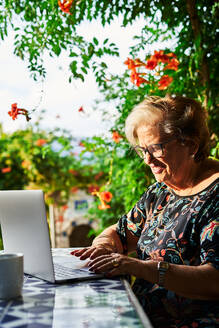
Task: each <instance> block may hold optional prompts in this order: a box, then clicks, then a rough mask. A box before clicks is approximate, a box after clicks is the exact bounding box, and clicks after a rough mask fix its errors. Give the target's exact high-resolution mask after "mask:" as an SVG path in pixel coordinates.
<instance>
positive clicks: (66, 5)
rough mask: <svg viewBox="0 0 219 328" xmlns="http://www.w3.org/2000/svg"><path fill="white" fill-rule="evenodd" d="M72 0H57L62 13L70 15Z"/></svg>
mask: <svg viewBox="0 0 219 328" xmlns="http://www.w3.org/2000/svg"><path fill="white" fill-rule="evenodd" d="M73 1H74V0H62V1H61V0H58V5H59V7H60V9H61V10H62V11H63V12H64V13H66V14H70V15H71V12H70V8H71V6H72V3H73Z"/></svg>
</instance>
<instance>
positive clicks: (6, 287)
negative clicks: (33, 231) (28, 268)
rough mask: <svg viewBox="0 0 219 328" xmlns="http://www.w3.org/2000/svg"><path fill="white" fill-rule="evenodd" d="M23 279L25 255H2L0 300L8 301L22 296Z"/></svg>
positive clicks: (0, 264)
mask: <svg viewBox="0 0 219 328" xmlns="http://www.w3.org/2000/svg"><path fill="white" fill-rule="evenodd" d="M23 279H24V256H23V254H21V253H13V254H12V253H3V254H0V299H5V300H8V299H13V298H16V297H19V296H21V294H22V287H23Z"/></svg>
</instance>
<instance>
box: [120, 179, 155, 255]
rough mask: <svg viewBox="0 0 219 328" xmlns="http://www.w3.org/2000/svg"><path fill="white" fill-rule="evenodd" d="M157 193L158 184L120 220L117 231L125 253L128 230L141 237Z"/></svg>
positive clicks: (149, 189) (150, 188)
mask: <svg viewBox="0 0 219 328" xmlns="http://www.w3.org/2000/svg"><path fill="white" fill-rule="evenodd" d="M158 189H159V188H158ZM156 192H157V184H156V185H155V184H154V185H152V186H150V187H149V188H148V190H147V191H146V192H145V193H144V194H143V195H142V197H141V198H140V200H139V201H138V202H137V203H136V204H135V206H134V207H133V208H132V209H131V211H130V212H129V213H128V214H125V215H123V216H122V217H121V218H120V219H119V221H118V223H117V229H116V231H117V233H118V235H119V237H120V240H121V242H122V244H123V247H124V251H125V252H126V250H127V236H126V234H127V230H129V231H130V232H131V233H132V234H133V235H134V236H136V237H140V235H141V233H142V230H143V229H144V226H145V221H146V216H147V215H146V211H147V208H148V207H149V204H150V203H151V202H153V200H154V197H155V196H156Z"/></svg>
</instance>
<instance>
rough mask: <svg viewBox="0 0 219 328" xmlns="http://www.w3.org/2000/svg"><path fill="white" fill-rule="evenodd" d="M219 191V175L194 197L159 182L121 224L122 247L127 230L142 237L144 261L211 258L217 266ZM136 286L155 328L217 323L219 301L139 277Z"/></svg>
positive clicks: (183, 261)
mask: <svg viewBox="0 0 219 328" xmlns="http://www.w3.org/2000/svg"><path fill="white" fill-rule="evenodd" d="M218 191H219V178H218V179H217V180H216V181H214V182H213V183H212V184H211V185H209V186H208V187H207V188H206V189H204V190H203V191H201V192H200V193H198V194H195V195H192V196H178V195H176V194H175V193H174V192H173V191H172V190H171V189H169V188H168V187H167V186H166V185H165V184H164V183H155V184H154V185H152V186H151V187H149V189H148V190H147V191H146V192H145V193H144V194H143V196H142V197H141V199H140V200H139V201H138V203H137V204H136V205H135V206H134V208H133V209H132V210H131V211H130V212H129V213H128V214H127V215H124V216H123V217H122V218H121V219H120V220H119V222H118V224H117V233H118V234H119V237H120V239H121V241H122V244H123V247H124V250H125V249H127V242H126V231H127V229H128V230H129V231H131V232H132V233H133V234H134V235H135V236H137V237H139V240H138V244H137V254H138V257H139V258H140V259H142V260H145V261H147V260H149V259H154V260H156V261H162V260H163V261H167V262H170V263H174V264H178V265H181V264H183V265H202V264H205V263H211V264H212V265H213V266H214V267H215V268H216V269H217V270H219V202H218V198H219V194H218ZM207 283H208V281H206V284H207ZM218 283H219V281H218ZM133 291H134V292H135V294H136V296H137V297H138V299H139V301H140V303H141V304H142V306H143V308H144V309H145V311H146V313H147V314H148V316H149V318H150V320H151V322H152V324H153V326H154V327H159V328H161V327H162V328H163V327H168V328H170V327H181V328H187V327H193V328H194V327H205V328H210V327H219V300H218V301H217V300H216V301H203V300H192V299H188V298H184V297H181V296H178V295H176V294H175V293H174V292H172V291H169V290H166V289H165V288H163V287H160V286H158V285H157V284H152V283H149V282H148V281H146V280H143V279H136V280H135V283H134V285H133Z"/></svg>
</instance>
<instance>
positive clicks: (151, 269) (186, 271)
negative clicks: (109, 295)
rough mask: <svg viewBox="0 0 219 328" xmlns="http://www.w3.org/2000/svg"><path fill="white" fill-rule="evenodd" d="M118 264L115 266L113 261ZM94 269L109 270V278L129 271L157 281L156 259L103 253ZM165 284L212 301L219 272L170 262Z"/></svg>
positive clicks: (92, 263)
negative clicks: (140, 258) (143, 259)
mask: <svg viewBox="0 0 219 328" xmlns="http://www.w3.org/2000/svg"><path fill="white" fill-rule="evenodd" d="M115 259H116V263H118V266H117V267H115V266H114V263H115ZM88 265H89V267H90V270H91V271H95V272H98V273H99V272H106V275H107V276H108V277H112V276H115V275H122V274H130V275H133V276H135V277H137V278H141V279H144V280H147V281H149V282H151V283H155V284H157V283H158V279H159V274H158V269H157V265H158V262H157V261H153V260H149V261H142V260H139V259H136V258H130V257H128V256H124V255H119V254H110V255H103V256H100V257H99V258H96V259H94V260H93V261H90V262H89V264H88ZM164 287H165V288H166V289H168V290H171V291H173V292H175V293H176V294H177V295H179V296H183V297H187V298H192V299H200V300H212V299H219V271H218V270H217V269H215V268H214V267H213V266H212V265H211V264H204V265H199V266H187V265H177V264H170V266H169V269H168V271H167V272H166V274H165V281H164Z"/></svg>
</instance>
